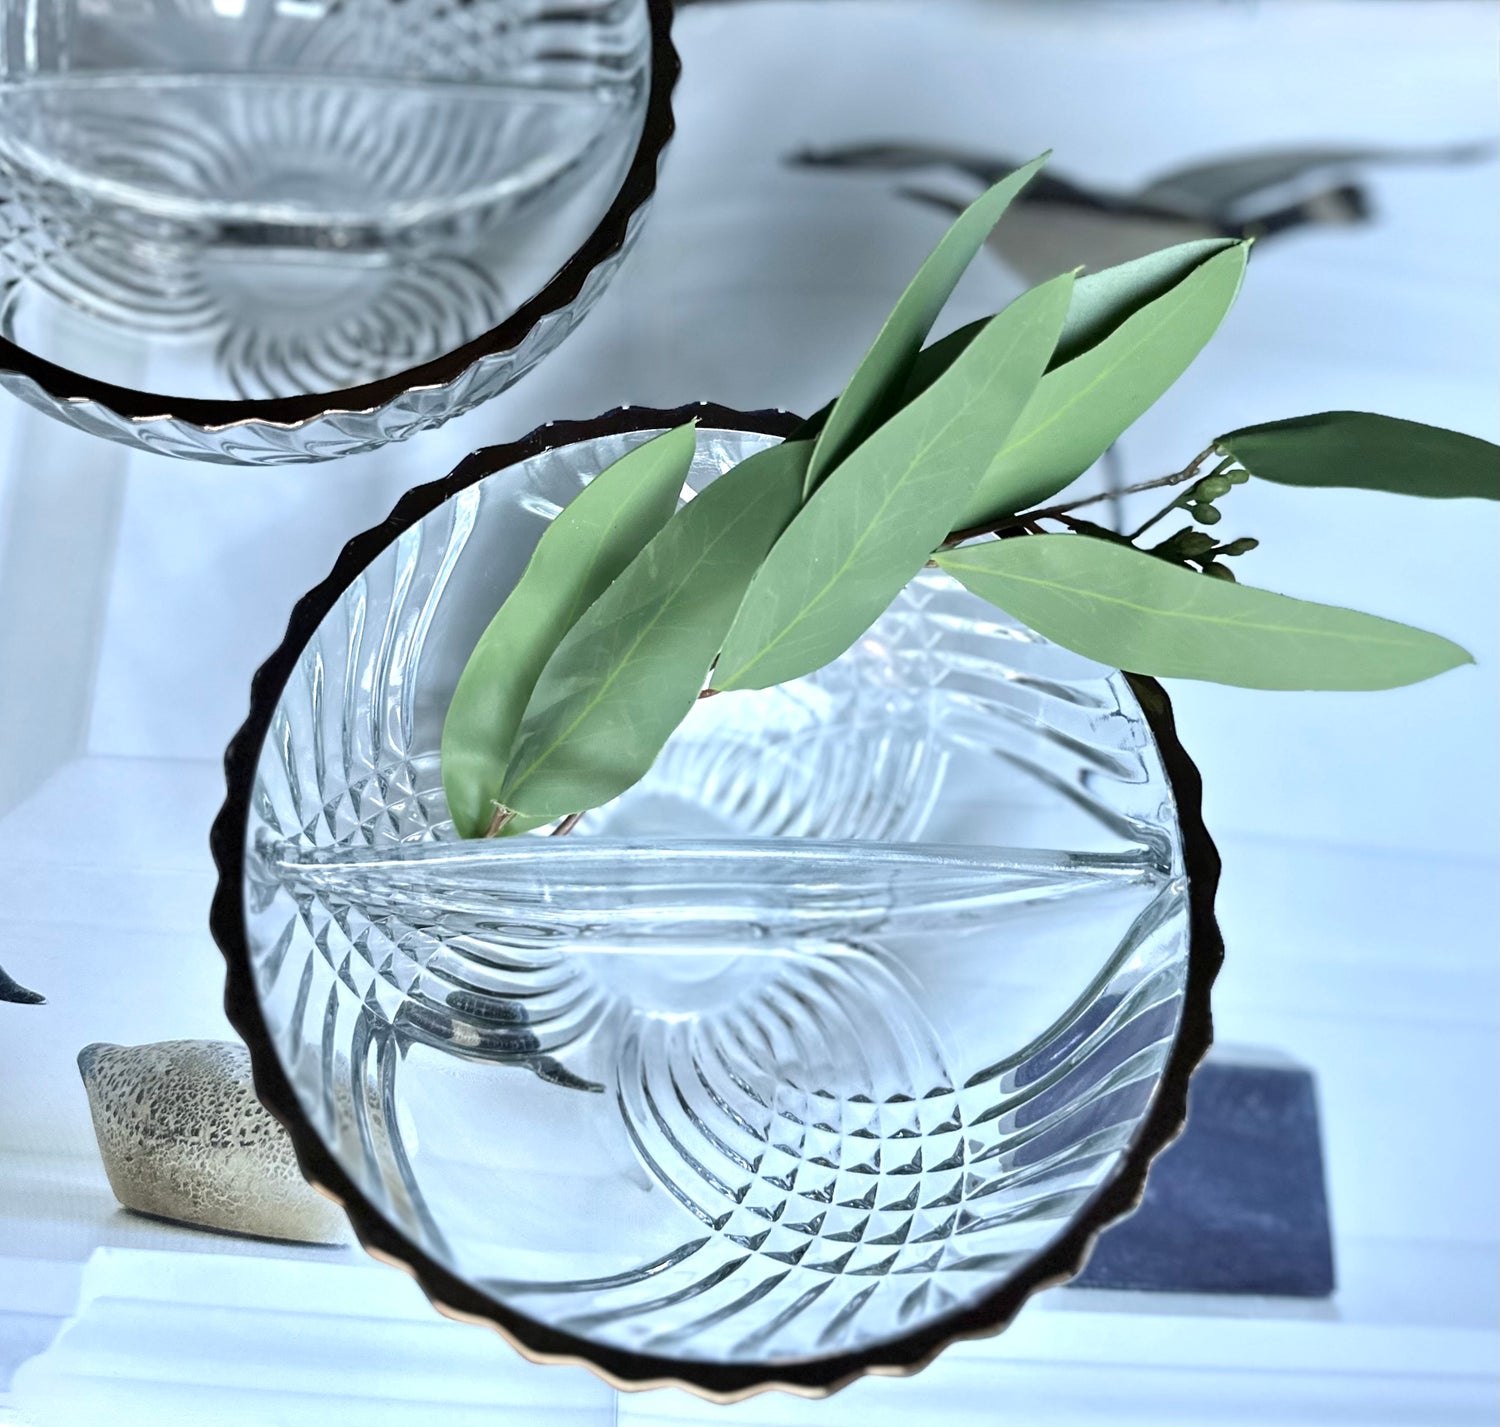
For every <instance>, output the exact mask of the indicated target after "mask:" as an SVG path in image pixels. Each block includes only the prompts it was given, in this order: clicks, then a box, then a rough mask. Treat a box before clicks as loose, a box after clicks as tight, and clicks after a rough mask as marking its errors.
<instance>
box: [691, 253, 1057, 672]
mask: <svg viewBox="0 0 1500 1427" xmlns="http://www.w3.org/2000/svg"><path fill="white" fill-rule="evenodd" d="M1072 281H1073V280H1072V277H1071V275H1067V274H1065V275H1064V276H1063V277H1060V278H1054V279H1053V280H1052V281H1051V282H1049V283H1046V284H1044V285H1043V286H1041V287H1037V288H1033V289H1032V290H1031V291H1030V292H1027V293H1023V294H1022V295H1021V296H1020V297H1018V298H1017V299H1016V300H1015V301H1014V302H1013V303H1011V305H1010V306H1009V307H1007V308H1006V309H1005V311H1004V312H1002V313H1000V315H999V316H998V317H995V318H992V319H991V320H990V322H989V324H988V326H986V327H985V329H984V331H983V332H982V333H980V335H979V336H978V337H977V338H976V339H975V340H974V341H973V342H972V343H971V344H970V345H969V348H968V350H967V351H965V352H964V353H963V355H962V356H961V357H959V358H958V360H957V361H955V362H954V363H953V365H952V367H950V368H949V369H948V371H947V372H946V373H944V375H943V377H942V379H941V380H940V381H937V382H935V383H934V384H933V385H932V386H931V387H929V388H928V390H927V391H926V392H924V393H923V394H922V395H921V396H920V397H918V398H917V400H916V401H914V402H912V403H911V405H910V406H906V407H903V408H902V409H901V410H900V411H899V412H897V413H896V415H895V416H893V417H891V419H890V420H889V421H888V422H886V424H885V425H884V426H882V427H880V429H879V430H878V431H876V432H875V434H874V435H873V436H871V437H869V438H868V439H867V440H866V441H865V442H864V443H863V444H861V445H860V446H858V447H857V448H856V449H855V451H854V453H853V454H852V455H850V456H847V457H845V459H844V460H843V462H841V463H840V465H839V466H838V467H837V468H836V469H835V470H834V472H833V474H832V475H830V476H829V477H828V479H827V480H826V481H824V482H823V484H822V485H821V486H819V487H818V489H817V490H816V491H815V492H814V493H813V496H812V499H811V500H809V501H808V503H807V504H806V505H805V506H804V507H803V508H802V510H801V511H800V512H799V513H798V515H797V518H796V519H795V520H794V521H793V522H792V523H791V526H790V527H789V528H788V530H787V532H786V534H785V535H783V536H782V537H781V539H780V540H778V541H777V542H776V547H775V549H774V550H772V551H771V554H770V555H769V557H768V558H767V559H766V562H765V564H763V565H762V566H761V568H760V569H759V570H758V571H757V572H756V575H755V578H754V579H753V580H752V581H751V583H750V588H749V591H748V592H747V594H746V595H745V603H744V605H743V606H742V608H741V609H740V612H739V617H738V618H737V619H736V620H735V622H734V627H733V628H732V629H731V630H730V632H729V637H728V638H727V639H726V640H725V641H724V651H723V653H722V654H721V655H720V657H719V665H718V668H717V670H716V671H715V674H714V686H715V688H719V689H764V688H768V687H769V686H770V685H772V684H781V683H785V682H786V681H787V680H788V679H796V678H800V677H801V676H802V675H804V674H807V673H810V672H811V671H812V670H814V669H818V668H821V667H822V666H823V665H824V664H826V663H828V662H829V661H830V660H831V659H836V658H837V657H838V656H839V655H840V654H842V653H843V652H844V650H846V649H847V648H848V647H849V646H850V645H851V644H853V643H854V641H855V640H856V639H858V638H859V637H860V635H861V634H863V633H864V632H865V630H866V629H868V628H869V627H870V625H871V624H872V623H873V622H874V621H875V620H876V619H878V618H879V617H880V615H881V613H882V611H884V609H885V607H886V606H887V605H888V604H889V603H890V602H891V600H892V599H894V598H895V596H896V595H897V594H898V593H899V592H900V590H901V589H902V587H903V586H904V585H905V584H906V582H907V581H908V580H910V579H911V577H912V576H913V575H915V574H916V573H917V571H918V570H920V569H921V568H922V565H923V563H924V562H925V561H926V559H927V557H928V556H929V555H930V554H931V553H932V552H933V550H935V549H936V548H937V546H938V545H939V544H941V543H942V540H943V538H944V536H946V535H947V534H948V532H949V530H951V529H952V525H953V516H954V513H955V512H956V511H957V510H958V509H959V508H960V507H961V506H962V505H963V503H964V502H965V501H966V500H967V499H968V497H969V493H970V492H971V491H972V490H973V489H974V486H975V485H976V484H977V483H978V481H980V480H981V479H982V478H983V476H984V473H985V471H986V469H987V468H988V466H989V463H990V461H991V460H992V459H993V458H994V452H995V450H996V449H997V448H998V447H999V446H1000V445H1001V444H1002V443H1003V442H1004V440H1005V433H1006V431H1007V430H1008V429H1009V427H1010V424H1011V422H1012V421H1014V420H1015V419H1016V415H1017V413H1018V412H1019V411H1020V410H1021V409H1022V407H1023V406H1024V404H1025V402H1026V399H1027V397H1028V396H1029V394H1030V393H1031V391H1032V389H1033V388H1034V387H1035V385H1036V382H1037V379H1038V378H1039V377H1040V376H1041V373H1042V369H1043V368H1044V367H1045V366H1046V364H1047V358H1048V356H1049V355H1050V354H1051V352H1052V346H1053V343H1054V342H1056V340H1057V334H1058V332H1059V331H1060V330H1061V329H1062V323H1063V318H1064V315H1065V314H1066V312H1067V305H1068V294H1069V291H1070V289H1071V287H1072Z"/></svg>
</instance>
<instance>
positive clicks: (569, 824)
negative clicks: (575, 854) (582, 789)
mask: <svg viewBox="0 0 1500 1427" xmlns="http://www.w3.org/2000/svg"><path fill="white" fill-rule="evenodd" d="M582 819H583V814H582V813H569V814H568V815H567V817H565V818H564V819H563V820H562V821H561V822H560V823H558V825H557V826H556V827H555V828H553V829H552V832H551V833H550V834H549V835H550V836H552V837H566V836H567V835H568V834H569V833H570V832H572V831H573V829H574V828H575V827H577V826H578V824H579V823H580V822H581V821H582Z"/></svg>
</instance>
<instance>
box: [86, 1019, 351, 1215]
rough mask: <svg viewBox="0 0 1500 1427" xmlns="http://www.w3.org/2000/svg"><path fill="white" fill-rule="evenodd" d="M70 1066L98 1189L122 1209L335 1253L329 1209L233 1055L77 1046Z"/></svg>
mask: <svg viewBox="0 0 1500 1427" xmlns="http://www.w3.org/2000/svg"><path fill="white" fill-rule="evenodd" d="M78 1069H79V1072H80V1074H82V1076H83V1083H84V1087H85V1088H86V1089H87V1090H88V1096H89V1109H90V1111H91V1112H92V1114H93V1117H94V1134H95V1136H96V1137H97V1139H98V1141H99V1153H100V1155H101V1156H102V1158H103V1160H104V1169H105V1172H106V1173H107V1174H108V1175H109V1186H110V1188H111V1189H113V1190H114V1192H115V1197H116V1198H117V1199H118V1200H119V1201H120V1203H121V1204H123V1205H124V1206H125V1207H126V1208H127V1209H134V1210H136V1211H137V1212H138V1213H141V1214H153V1215H156V1216H157V1217H159V1218H162V1219H175V1220H178V1221H179V1222H181V1223H184V1224H192V1225H195V1226H197V1227H200V1228H206V1229H219V1230H222V1231H224V1232H226V1233H231V1234H251V1235H255V1236H257V1237H260V1238H269V1239H296V1240H299V1241H301V1242H304V1243H313V1244H339V1243H347V1242H348V1241H349V1238H350V1235H349V1228H348V1224H347V1222H346V1221H345V1219H344V1216H343V1214H342V1212H341V1211H340V1210H339V1208H338V1206H337V1205H335V1204H334V1203H332V1202H331V1201H330V1200H328V1199H325V1198H324V1197H323V1196H322V1195H321V1194H319V1193H318V1192H317V1191H316V1190H314V1189H312V1188H310V1187H309V1186H308V1184H307V1181H306V1180H305V1179H303V1177H302V1173H301V1171H300V1170H299V1169H298V1168H297V1159H296V1156H295V1155H294V1154H293V1152H292V1146H291V1142H290V1141H289V1140H288V1139H287V1136H286V1131H285V1130H283V1129H282V1128H281V1126H280V1125H279V1124H277V1122H276V1121H275V1120H274V1119H273V1118H272V1117H271V1115H270V1114H269V1113H267V1111H266V1110H265V1109H264V1108H263V1107H262V1105H261V1103H260V1101H259V1100H258V1099H256V1096H255V1086H254V1085H253V1084H252V1082H251V1078H250V1056H249V1054H248V1053H247V1052H246V1050H245V1048H244V1046H241V1045H233V1044H230V1043H228V1042H225V1041H159V1042H157V1043H156V1044H154V1045H137V1046H118V1045H90V1046H85V1047H84V1048H83V1050H81V1051H80V1052H79V1054H78Z"/></svg>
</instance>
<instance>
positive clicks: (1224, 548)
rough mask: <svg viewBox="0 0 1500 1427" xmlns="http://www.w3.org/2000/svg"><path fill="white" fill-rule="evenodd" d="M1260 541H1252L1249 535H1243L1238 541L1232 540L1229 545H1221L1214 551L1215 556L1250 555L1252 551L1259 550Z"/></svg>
mask: <svg viewBox="0 0 1500 1427" xmlns="http://www.w3.org/2000/svg"><path fill="white" fill-rule="evenodd" d="M1259 546H1260V541H1259V540H1252V539H1251V538H1250V536H1248V535H1242V536H1241V537H1240V538H1239V539H1238V540H1231V541H1230V542H1229V544H1227V545H1221V546H1219V548H1218V549H1217V550H1215V551H1214V554H1215V555H1248V554H1249V553H1250V552H1251V551H1252V550H1255V549H1258V548H1259Z"/></svg>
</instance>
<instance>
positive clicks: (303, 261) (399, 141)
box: [0, 0, 675, 462]
mask: <svg viewBox="0 0 1500 1427" xmlns="http://www.w3.org/2000/svg"><path fill="white" fill-rule="evenodd" d="M665 11H666V6H665V5H664V4H660V5H658V4H648V0H576V3H572V4H569V5H567V6H564V7H558V6H555V5H549V4H546V3H544V0H470V3H467V4H460V5H448V4H443V3H438V0H409V3H402V0H296V3H288V0H148V3H145V4H132V3H126V0H100V3H97V4H93V5H90V6H87V7H75V6H73V5H71V4H66V3H63V0H8V3H6V4H4V5H3V6H0V17H3V20H0V337H3V339H5V340H4V342H3V344H0V380H3V381H4V383H5V385H7V386H8V387H9V388H10V389H11V390H12V391H14V392H16V394H18V395H20V396H21V397H22V398H23V399H25V400H27V401H30V402H31V403H32V404H33V405H38V406H42V407H43V408H44V409H48V410H50V411H52V412H53V414H57V415H61V416H63V417H64V419H67V420H70V421H72V422H73V423H74V424H77V425H81V426H84V427H85V428H87V429H90V430H93V431H96V432H99V433H100V434H104V435H110V436H115V437H117V438H120V439H125V440H128V441H131V442H132V443H133V444H140V445H143V446H146V447H148V448H150V449H154V450H165V451H169V452H171V453H173V454H179V455H189V456H194V457H198V458H207V459H220V460H231V461H247V462H258V461H272V460H307V459H319V458H325V457H329V456H336V455H343V454H346V453H347V452H350V451H355V450H362V449H369V448H370V447H372V446H375V445H378V444H381V442H383V441H385V440H388V439H393V438H398V437H401V436H405V435H408V434H410V433H411V432H413V431H416V430H421V429H424V428H426V427H430V426H433V425H436V424H437V423H438V422H440V421H442V420H445V419H446V418H447V417H449V416H452V415H455V414H456V413H457V412H459V411H462V410H466V409H467V408H469V407H471V406H473V405H475V404H476V403H477V402H478V401H481V400H483V399H485V398H486V397H488V396H491V395H493V394H494V393H495V392H497V391H500V390H502V389H503V388H504V387H505V386H507V385H508V384H509V383H510V382H511V381H513V380H515V378H516V377H517V376H519V375H520V374H521V373H522V372H524V371H525V370H526V369H527V368H528V367H529V366H530V365H531V364H532V363H534V362H535V361H536V360H537V359H538V358H539V357H540V356H541V355H543V354H544V353H545V352H546V351H547V350H549V349H550V348H551V347H552V346H554V345H555V344H556V343H557V342H558V341H559V340H560V339H561V337H562V336H563V335H564V334H565V333H566V332H567V331H568V330H569V329H570V327H571V326H572V325H573V322H574V321H576V319H577V318H578V316H580V315H581V313H582V312H583V310H584V309H586V308H587V306H588V305H589V304H590V302H591V301H592V299H593V298H594V297H595V296H596V295H597V293H598V292H599V291H600V290H601V288H602V286H603V282H604V280H605V279H606V278H607V276H608V274H609V272H610V270H611V269H612V267H613V264H614V262H615V261H617V259H618V256H619V253H620V251H621V248H622V245H623V244H624V243H625V242H626V241H627V240H628V236H629V235H631V234H633V231H634V226H635V225H634V224H633V223H632V222H631V221H630V220H631V219H632V218H633V217H634V216H635V214H636V213H637V211H638V209H639V205H640V203H641V201H642V200H643V199H644V197H645V196H647V195H648V194H649V193H650V191H651V189H652V187H653V186H654V170H655V159H656V156H657V154H658V153H659V151H660V148H661V146H662V144H663V143H664V142H665V139H666V135H667V132H669V130H670V119H669V116H668V114H667V112H666V91H667V89H669V88H670V82H671V77H672V72H673V71H675V62H674V60H673V57H672V56H671V52H670V45H669V44H667V43H666V40H665ZM653 26H654V28H655V30H656V34H655V35H654V36H653ZM648 109H649V110H650V111H651V114H650V122H648ZM627 179H628V180H629V181H630V182H629V186H630V187H631V189H632V193H630V194H628V195H627V194H625V193H624V192H623V189H624V188H625V187H626V185H627ZM585 250H587V251H585ZM565 268H567V269H568V272H567V273H564V271H563V270H564V269H565ZM560 278H568V280H567V281H564V282H561V284H560V286H559V282H558V281H556V280H557V279H560ZM589 279H591V280H589ZM554 289H557V290H554ZM549 319H550V320H549ZM6 369H10V370H6ZM101 384H110V385H111V386H113V387H116V388H121V389H122V390H117V391H111V390H110V389H109V388H108V387H106V386H104V385H101ZM350 388H354V389H355V390H349V389H350ZM413 388H425V390H423V391H415V390H413ZM146 393H163V394H164V395H159V396H158V395H146ZM339 414H342V417H343V419H338V416H339ZM330 418H331V419H330ZM361 418H362V419H361ZM232 426H238V430H237V431H235V432H234V434H233V435H229V434H226V433H225V432H222V431H220V430H219V429H218V428H228V427H232Z"/></svg>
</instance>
